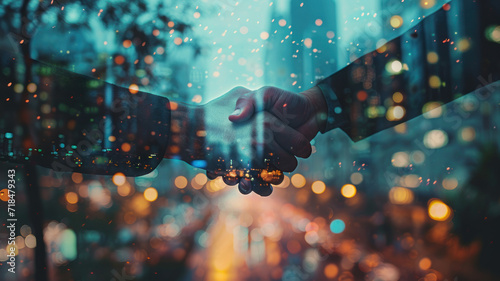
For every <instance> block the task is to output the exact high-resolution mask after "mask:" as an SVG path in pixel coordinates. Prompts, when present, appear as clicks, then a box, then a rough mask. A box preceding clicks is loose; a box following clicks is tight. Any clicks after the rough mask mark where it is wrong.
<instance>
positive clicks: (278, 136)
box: [266, 117, 312, 158]
mask: <svg viewBox="0 0 500 281" xmlns="http://www.w3.org/2000/svg"><path fill="white" fill-rule="evenodd" d="M273 118H274V117H273ZM274 121H275V122H273V123H271V124H266V125H268V126H271V130H272V131H273V136H274V140H275V141H276V143H278V145H279V146H281V148H283V149H284V150H285V151H287V152H288V153H290V154H292V155H295V156H297V157H301V158H308V157H309V156H311V153H312V147H311V143H310V142H309V140H308V139H307V138H306V137H305V136H304V135H303V134H301V133H300V132H298V131H296V130H295V129H292V128H291V127H289V126H287V125H284V124H282V123H281V122H280V123H281V126H280V125H279V124H278V123H277V122H279V120H277V119H276V118H274ZM276 124H278V125H276Z"/></svg>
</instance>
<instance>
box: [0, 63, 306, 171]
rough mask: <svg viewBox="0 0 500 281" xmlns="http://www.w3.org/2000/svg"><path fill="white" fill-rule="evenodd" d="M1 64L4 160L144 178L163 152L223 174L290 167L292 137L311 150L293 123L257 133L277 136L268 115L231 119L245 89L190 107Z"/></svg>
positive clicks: (50, 71) (44, 68)
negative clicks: (26, 78) (27, 72)
mask: <svg viewBox="0 0 500 281" xmlns="http://www.w3.org/2000/svg"><path fill="white" fill-rule="evenodd" d="M0 62H1V65H2V70H3V71H4V75H2V76H1V77H0V90H1V92H2V100H0V109H1V110H2V111H3V113H4V117H3V118H2V119H0V147H1V149H0V159H2V160H7V161H13V162H21V163H31V164H38V165H41V166H45V167H47V168H51V169H53V170H55V171H62V172H80V173H91V174H114V173H117V172H122V173H124V174H125V175H127V176H140V175H143V174H147V173H149V172H151V171H152V170H153V169H155V168H156V167H157V166H158V164H159V163H160V161H161V160H162V159H163V158H164V157H165V158H170V159H179V160H182V161H185V162H187V163H188V164H190V165H193V166H195V167H198V168H204V169H210V170H212V171H214V170H215V171H220V172H221V173H224V172H227V171H228V170H231V171H233V170H234V169H248V168H253V167H257V168H262V167H265V163H267V162H266V161H265V160H264V159H265V158H268V159H269V162H270V163H271V164H272V165H273V166H275V167H278V168H281V169H283V170H293V169H294V168H295V166H296V165H297V161H296V159H295V157H294V154H293V153H294V151H287V150H286V149H282V148H281V146H280V145H281V144H280V142H282V143H285V146H288V145H286V143H287V142H289V141H290V138H289V136H290V135H293V136H295V137H294V141H296V142H298V143H301V144H300V146H301V147H306V148H308V150H301V151H299V152H296V153H295V154H298V155H304V153H310V149H311V148H310V145H309V143H308V141H307V139H305V138H304V137H303V136H301V135H300V134H299V133H298V132H296V131H295V130H293V129H292V128H289V127H285V126H283V127H280V129H281V130H280V131H279V132H277V133H276V134H274V137H271V139H269V140H265V139H264V140H258V139H257V138H256V137H255V131H259V132H268V133H269V134H267V136H272V135H273V131H274V130H273V128H271V126H270V124H271V125H276V124H278V123H279V121H278V120H276V119H275V118H274V117H273V116H272V115H270V114H265V113H263V114H261V115H260V116H258V117H259V118H254V119H252V120H251V121H250V122H247V123H246V124H241V125H235V124H232V123H231V122H230V121H229V120H227V116H228V115H229V114H230V113H231V112H232V110H233V104H235V102H236V99H237V98H238V97H240V96H241V95H242V94H243V93H246V92H248V90H246V89H244V88H237V89H234V90H233V91H231V92H229V93H227V94H225V95H223V96H222V97H220V98H218V99H216V100H214V101H211V102H210V103H208V104H207V105H203V106H189V105H184V104H180V103H176V102H169V101H168V100H167V99H166V98H163V97H159V96H155V95H152V94H147V93H143V92H140V91H139V90H138V89H137V88H133V87H131V88H129V89H127V88H122V87H118V86H115V85H111V84H109V83H105V82H103V81H101V80H99V79H94V78H90V77H86V76H83V75H78V74H75V73H71V72H68V71H64V70H61V69H58V68H57V67H53V66H50V65H47V64H44V63H41V62H38V61H34V60H30V61H29V63H31V65H32V73H31V74H32V75H30V76H31V77H32V81H29V82H28V83H24V82H21V81H20V79H17V77H18V73H20V72H22V70H23V69H24V64H23V63H22V62H20V61H19V60H18V59H17V58H16V57H15V56H12V55H9V54H8V53H3V54H2V55H1V57H0ZM21 74H22V73H21ZM21 76H22V75H21ZM264 135H266V134H264ZM301 153H302V154H301ZM269 155H273V157H269Z"/></svg>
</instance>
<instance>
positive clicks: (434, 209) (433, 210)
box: [428, 199, 451, 221]
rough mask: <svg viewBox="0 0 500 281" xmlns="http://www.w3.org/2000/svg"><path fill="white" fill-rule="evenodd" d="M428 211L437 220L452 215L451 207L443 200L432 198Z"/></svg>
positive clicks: (442, 219) (444, 219) (445, 218)
mask: <svg viewBox="0 0 500 281" xmlns="http://www.w3.org/2000/svg"><path fill="white" fill-rule="evenodd" d="M428 213H429V217H430V218H431V219H433V220H435V221H446V220H447V219H448V218H449V217H450V216H451V209H450V207H448V205H446V204H445V203H444V202H443V201H441V200H439V199H432V200H431V201H430V202H429V207H428Z"/></svg>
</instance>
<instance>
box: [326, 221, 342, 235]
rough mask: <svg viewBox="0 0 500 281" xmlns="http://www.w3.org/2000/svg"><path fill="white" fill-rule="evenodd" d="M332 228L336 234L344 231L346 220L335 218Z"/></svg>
mask: <svg viewBox="0 0 500 281" xmlns="http://www.w3.org/2000/svg"><path fill="white" fill-rule="evenodd" d="M330 230H331V231H332V232H333V233H336V234H339V233H342V232H344V230H345V223H344V221H343V220H341V219H336V220H333V221H332V222H331V223H330Z"/></svg>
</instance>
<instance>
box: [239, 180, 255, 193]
mask: <svg viewBox="0 0 500 281" xmlns="http://www.w3.org/2000/svg"><path fill="white" fill-rule="evenodd" d="M238 190H239V191H240V193H241V194H244V195H247V194H250V192H252V183H251V182H250V180H248V179H241V180H240V183H239V184H238Z"/></svg>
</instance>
